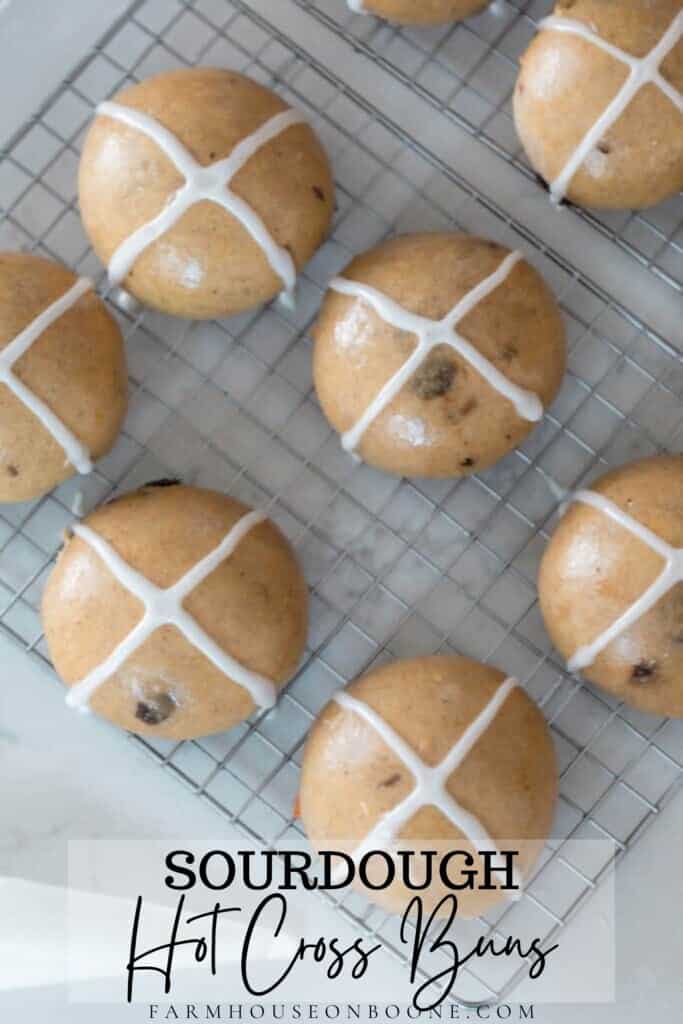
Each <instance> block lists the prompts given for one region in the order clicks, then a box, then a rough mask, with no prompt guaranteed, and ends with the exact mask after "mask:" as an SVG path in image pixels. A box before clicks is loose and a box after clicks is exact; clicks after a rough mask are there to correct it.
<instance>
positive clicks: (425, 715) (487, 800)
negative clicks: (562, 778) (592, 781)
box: [299, 656, 557, 917]
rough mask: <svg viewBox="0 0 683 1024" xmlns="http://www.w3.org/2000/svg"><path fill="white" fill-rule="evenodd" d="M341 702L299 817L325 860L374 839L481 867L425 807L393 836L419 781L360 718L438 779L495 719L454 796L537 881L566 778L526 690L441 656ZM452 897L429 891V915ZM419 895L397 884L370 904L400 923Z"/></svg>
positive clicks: (397, 669) (413, 663) (495, 895)
mask: <svg viewBox="0 0 683 1024" xmlns="http://www.w3.org/2000/svg"><path fill="white" fill-rule="evenodd" d="M348 697H351V698H352V704H351V706H349V704H348V700H347V698H348ZM341 699H342V700H347V703H343V704H341V705H340V704H339V703H337V701H336V700H335V699H333V700H332V701H331V702H330V703H329V704H328V705H327V707H326V708H325V709H324V710H323V712H322V714H321V715H320V717H319V718H318V719H317V721H316V722H315V724H314V726H313V728H312V730H311V732H310V734H309V737H308V741H307V743H306V748H305V752H304V758H303V765H302V774H301V789H300V794H299V808H300V815H301V818H302V820H303V823H304V826H305V828H306V832H307V834H308V836H309V838H310V840H311V842H312V844H313V846H314V847H315V848H316V850H318V851H324V850H326V849H327V850H340V849H341V850H343V851H348V852H354V853H355V854H356V858H358V853H359V850H360V848H361V844H362V843H365V842H366V841H368V840H370V843H371V846H372V849H382V848H384V849H387V848H388V847H392V848H393V849H397V850H411V849H412V850H418V851H419V850H428V849H430V848H436V849H437V850H438V851H439V852H441V853H446V852H448V851H450V850H453V849H456V850H464V851H468V852H470V853H472V854H473V856H474V857H475V862H479V857H478V854H477V853H476V852H475V851H476V849H477V848H483V847H482V844H481V843H478V845H475V846H472V844H470V843H469V842H468V840H467V838H466V837H465V835H464V833H463V831H461V829H460V828H458V827H457V826H456V825H455V824H454V823H453V821H452V820H451V818H449V817H446V815H445V814H444V813H443V811H442V810H440V809H437V808H436V807H435V806H434V805H433V804H430V803H428V802H425V803H423V802H421V801H420V802H419V803H418V806H417V807H416V808H415V810H414V813H412V814H410V816H409V817H408V818H407V819H406V820H405V823H404V824H402V825H401V824H400V821H399V822H398V824H399V826H400V827H398V828H396V827H395V825H396V818H394V820H393V823H392V827H391V829H390V831H391V835H390V836H389V837H388V838H387V837H386V828H387V815H389V814H391V813H395V809H396V808H397V807H398V806H399V805H400V804H401V803H402V802H403V801H404V800H405V799H406V798H407V797H408V796H409V795H410V794H411V792H413V791H414V789H415V778H414V776H413V773H412V771H411V770H410V769H409V768H408V766H407V765H406V763H405V762H404V761H403V760H402V758H401V757H399V756H398V752H397V751H396V749H395V747H393V748H392V746H391V745H389V743H388V742H387V740H386V737H385V736H383V735H380V731H379V729H378V727H377V721H376V720H375V721H369V720H368V719H367V718H366V717H365V716H364V713H363V709H370V713H371V714H373V713H374V715H376V716H379V719H380V721H381V723H385V724H386V725H388V726H389V728H390V729H391V730H393V732H394V733H395V734H398V736H399V737H400V740H401V741H403V743H405V744H407V745H408V747H409V748H410V750H411V751H413V752H414V753H415V754H417V756H418V757H419V759H420V760H421V761H422V762H423V763H424V764H425V765H427V766H429V767H432V768H433V767H436V766H437V765H439V764H441V762H443V761H444V760H445V758H446V757H447V756H448V755H451V756H452V753H453V749H454V747H455V745H456V744H457V743H458V741H460V740H461V739H462V737H463V735H464V733H465V731H466V730H467V729H470V728H471V727H472V725H473V723H474V722H475V720H478V722H479V723H481V722H482V721H484V722H485V719H482V718H480V717H479V716H482V715H484V716H486V715H488V716H489V718H488V724H484V725H483V726H481V727H480V729H479V731H478V734H477V735H476V738H475V739H474V740H473V741H472V743H471V745H470V746H469V749H468V751H465V754H464V757H462V759H460V760H459V763H456V766H455V768H454V770H453V771H452V772H451V773H450V774H448V773H447V781H446V783H445V786H446V790H447V793H448V794H449V796H450V798H452V800H454V801H455V802H456V803H457V805H459V808H460V809H461V810H462V811H464V812H465V813H466V814H469V815H470V816H474V818H475V819H476V821H477V822H478V824H479V826H480V827H481V828H483V829H484V830H485V832H486V833H488V836H489V838H490V839H491V840H493V842H494V844H496V847H497V849H498V850H500V851H501V852H504V851H506V850H508V849H514V850H519V857H518V858H517V859H516V866H517V871H518V875H519V877H520V878H521V879H522V880H524V879H525V878H527V877H528V874H529V871H530V869H531V867H532V866H533V864H534V863H535V861H536V858H537V856H538V853H539V851H540V849H541V846H542V844H543V842H544V841H545V839H546V838H547V836H548V834H549V831H550V828H551V824H552V819H553V811H554V805H555V799H556V794H557V768H556V762H555V754H554V749H553V744H552V740H551V738H550V733H549V730H548V728H547V726H546V723H545V720H544V718H543V716H542V714H541V712H540V711H539V710H538V708H537V707H536V705H535V704H534V703H533V701H531V700H530V699H529V697H528V696H527V695H526V693H525V692H524V690H523V689H521V687H519V686H518V685H516V684H514V683H512V682H511V681H510V682H509V683H506V681H505V677H504V675H503V673H502V672H499V671H497V670H496V669H494V668H490V667H489V666H486V665H481V664H479V663H478V662H476V661H471V660H470V659H469V658H461V657H448V656H435V657H423V658H415V659H412V660H410V661H397V662H394V663H391V664H388V665H385V666H383V667H382V668H379V669H376V670H375V671H373V672H370V673H369V674H368V675H366V676H364V677H362V678H361V679H359V680H357V681H356V682H354V683H352V684H351V685H350V686H349V687H347V689H346V690H345V691H343V693H342V696H341ZM355 702H358V703H355ZM354 704H355V706H353V705H354ZM380 728H384V726H383V725H380ZM459 757H460V755H459ZM378 825H384V829H385V838H384V839H383V840H382V839H381V838H379V835H377V838H375V837H374V836H373V835H372V834H373V832H374V830H375V829H376V828H377V827H378ZM394 840H395V843H394ZM433 844H436V847H434V845H433ZM477 867H478V868H480V867H481V864H480V863H477ZM449 875H450V877H452V878H456V879H457V877H458V871H457V870H456V869H455V868H453V869H452V870H449ZM500 877H501V876H500V875H495V876H494V878H496V879H500ZM444 891H445V890H444V889H443V888H442V887H441V885H440V884H438V883H437V884H433V885H431V886H430V888H429V890H428V891H426V892H423V893H422V894H421V895H422V896H423V899H424V901H425V905H426V906H429V907H433V906H435V905H436V903H437V902H438V901H439V899H440V898H441V897H442V896H443V895H444ZM412 895H414V893H409V892H408V890H407V889H406V888H405V887H404V885H403V883H402V882H401V881H399V880H397V881H396V882H395V883H394V884H393V885H392V886H391V887H390V888H388V889H385V890H383V891H380V892H375V893H373V894H372V895H371V897H370V898H371V899H372V900H373V901H374V902H376V903H379V904H380V905H381V906H383V907H385V908H386V909H388V910H390V911H392V912H399V913H400V912H402V911H404V910H405V908H406V906H407V904H408V902H409V899H410V898H411V896H412ZM503 895H504V893H501V891H500V889H499V888H496V889H494V890H492V891H480V890H478V889H474V890H463V891H462V892H460V893H459V894H458V903H459V912H460V914H461V915H462V916H465V917H470V916H474V915H475V914H479V913H481V912H482V911H483V910H484V909H486V907H488V906H490V905H492V904H493V903H496V902H499V901H500V899H501V898H502V897H503Z"/></svg>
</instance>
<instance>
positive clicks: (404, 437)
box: [314, 232, 565, 477]
mask: <svg viewBox="0 0 683 1024" xmlns="http://www.w3.org/2000/svg"><path fill="white" fill-rule="evenodd" d="M314 334H315V352H314V378H315V385H316V391H317V393H318V397H319V399H320V402H321V405H322V407H323V410H324V412H325V414H326V415H327V418H328V419H329V421H330V422H331V424H332V426H333V427H335V429H336V430H337V431H338V432H339V433H340V434H341V435H342V443H343V445H344V447H345V448H346V449H347V450H348V451H352V452H357V453H358V454H359V455H360V456H361V457H362V458H363V459H364V460H365V461H366V462H368V463H369V464H370V465H373V466H375V467H376V468H378V469H382V470H384V471H385V472H389V473H395V474H397V475H405V476H428V477H449V476H460V475H464V474H468V473H473V472H479V471H481V470H483V469H486V468H487V467H489V466H491V465H493V463H495V462H496V461H498V459H500V458H502V456H504V455H505V454H507V452H509V451H510V450H511V449H512V448H514V447H515V445H516V444H518V443H520V442H521V441H522V440H523V438H524V437H526V436H527V434H528V433H529V432H530V430H532V429H533V426H534V425H535V424H536V423H537V422H538V421H539V420H540V419H541V418H542V416H543V411H544V409H545V408H546V407H547V406H548V405H550V403H551V402H552V401H553V399H554V398H555V396H556V394H557V392H558V390H559V387H560V384H561V382H562V377H563V374H564V368H565V343H564V326H563V323H562V317H561V315H560V311H559V309H558V306H557V303H556V302H555V299H554V297H553V295H552V294H551V292H550V290H549V289H548V288H547V286H546V284H545V283H544V281H543V279H542V278H541V276H540V275H539V274H538V273H537V272H536V270H534V269H533V268H532V267H531V266H530V264H529V263H527V262H526V260H525V259H524V258H523V257H522V254H521V253H519V252H516V253H512V252H510V250H509V249H506V248H505V247H504V246H501V245H498V244H497V243H495V242H491V241H488V240H486V239H482V238H474V237H470V236H468V235H464V234H460V233H456V232H442V233H438V232H435V233H432V234H415V235H402V236H400V237H398V238H392V239H389V240H388V241H386V242H383V243H381V244H380V245H379V246H377V247H376V248H374V249H372V250H370V251H369V252H367V253H363V254H362V255H360V256H357V257H356V258H355V259H354V260H353V261H352V262H351V263H350V264H349V266H348V267H346V268H345V270H344V271H343V272H342V274H341V276H340V277H338V278H335V279H334V280H333V281H332V282H331V284H330V289H329V291H328V293H327V295H326V297H325V301H324V302H323V305H322V308H321V312H320V317H319V319H318V322H317V324H316V327H315V331H314Z"/></svg>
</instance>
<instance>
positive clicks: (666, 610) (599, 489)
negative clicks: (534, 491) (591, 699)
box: [538, 455, 683, 718]
mask: <svg viewBox="0 0 683 1024" xmlns="http://www.w3.org/2000/svg"><path fill="white" fill-rule="evenodd" d="M682 548H683V456H680V455H667V456H657V457H653V458H648V459H642V460H640V461H638V462H633V463H630V464H629V465H626V466H623V467H622V468H621V469H617V470H614V471H612V472H610V473H607V474H606V475H605V476H603V477H600V479H598V480H596V481H595V482H594V483H592V484H591V485H590V486H589V487H588V488H586V489H585V490H583V491H580V492H579V493H578V494H577V495H575V496H574V499H573V500H572V501H571V503H570V504H569V507H568V510H567V512H566V514H565V515H564V517H563V518H562V520H561V522H560V524H559V525H558V527H557V529H556V531H555V533H554V535H553V537H552V540H551V542H550V544H549V545H548V548H547V550H546V552H545V555H544V557H543V561H542V563H541V570H540V575H539V584H538V585H539V598H540V603H541V611H542V613H543V617H544V619H545V624H546V627H547V629H548V632H549V634H550V636H551V638H552V640H553V643H554V644H555V646H556V647H557V649H558V650H559V651H560V653H561V654H562V655H563V657H564V658H566V660H567V661H568V662H569V667H570V669H572V670H573V671H582V673H583V674H584V675H585V676H586V678H587V679H589V680H591V682H594V683H597V684H599V685H600V686H602V687H604V688H605V689H606V690H610V691H611V692H612V693H614V694H616V695H617V696H618V697H620V698H621V699H623V700H625V701H627V702H628V703H629V704H632V705H634V706H635V707H637V708H639V709H640V710H641V711H648V712H651V713H653V714H660V715H672V716H675V717H678V718H680V717H683V555H682V554H681V549H682Z"/></svg>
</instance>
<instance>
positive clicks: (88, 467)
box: [0, 277, 93, 473]
mask: <svg viewBox="0 0 683 1024" xmlns="http://www.w3.org/2000/svg"><path fill="white" fill-rule="evenodd" d="M92 287H93V285H92V281H89V280H88V279H87V278H84V277H83V278H80V279H79V280H78V281H77V282H76V284H75V285H74V286H73V288H70V289H69V291H68V292H67V293H66V295H63V296H62V298H61V299H57V301H56V302H53V303H52V305H51V306H48V308H47V309H46V310H44V311H43V312H42V313H41V314H40V316H38V317H36V319H35V320H34V321H33V322H32V323H30V324H29V325H28V327H26V328H25V329H24V330H23V331H22V332H21V334H19V335H17V337H16V338H14V340H13V341H11V342H10V343H9V345H7V346H6V348H4V349H3V350H2V352H0V383H2V384H6V385H7V387H8V388H9V389H10V391H12V392H13V393H14V394H15V395H16V396H17V398H18V399H19V401H20V402H23V404H24V405H25V406H26V408H27V409H28V410H29V411H30V412H32V413H33V415H34V416H35V417H36V419H38V420H40V422H41V423H42V425H43V426H44V427H45V429H46V430H47V431H48V433H50V434H51V435H52V437H53V438H54V439H55V441H56V442H57V444H58V445H59V446H60V448H62V450H63V451H64V454H65V455H66V458H67V462H70V463H71V465H72V466H73V467H74V468H75V469H77V470H78V472H79V473H90V472H92V468H93V465H92V460H91V458H90V452H89V451H88V449H87V448H86V447H85V445H83V444H81V442H80V441H79V440H78V438H77V437H76V435H75V434H73V433H72V431H71V430H69V428H68V427H67V426H66V424H65V423H62V421H61V420H60V418H59V417H58V416H56V415H55V413H54V412H53V411H52V409H50V408H49V406H47V405H46V404H45V402H43V401H42V400H41V399H40V398H38V396H37V395H35V394H34V393H33V392H32V391H31V389H30V388H28V387H27V386H26V384H24V382H23V381H22V380H20V379H19V378H18V377H17V375H16V373H15V372H14V364H15V363H16V362H17V361H18V360H19V359H21V357H22V356H23V355H25V354H26V353H27V352H28V350H29V349H30V348H31V346H32V345H33V344H35V342H36V341H37V340H38V339H39V338H40V337H41V336H42V335H43V334H44V333H45V331H46V330H47V329H48V328H49V327H51V326H52V325H53V324H54V323H55V322H56V321H57V320H59V318H60V317H62V316H64V314H65V313H67V312H68V311H69V310H70V309H72V308H73V306H75V305H76V303H77V302H78V301H79V299H80V298H82V296H83V295H85V293H86V292H88V291H90V290H91V288H92Z"/></svg>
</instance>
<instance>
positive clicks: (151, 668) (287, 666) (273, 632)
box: [43, 485, 308, 739]
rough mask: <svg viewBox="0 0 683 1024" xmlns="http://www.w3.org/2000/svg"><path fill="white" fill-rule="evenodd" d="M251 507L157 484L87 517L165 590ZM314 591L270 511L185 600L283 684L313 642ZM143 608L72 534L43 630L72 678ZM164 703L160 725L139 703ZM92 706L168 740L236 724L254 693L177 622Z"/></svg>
mask: <svg viewBox="0 0 683 1024" xmlns="http://www.w3.org/2000/svg"><path fill="white" fill-rule="evenodd" d="M247 511H248V509H247V508H246V507H245V506H244V505H242V504H241V503H240V502H238V501H234V500H233V499H232V498H228V497H226V496H225V495H222V494H218V493H216V492H213V491H206V490H201V489H199V488H194V487H184V486H181V485H178V486H167V487H154V486H150V487H145V488H143V489H142V490H140V491H136V492H135V493H133V494H129V495H127V496H125V497H123V498H119V499H117V500H116V501H113V502H110V503H109V504H107V505H103V506H101V507H100V508H98V509H97V510H96V511H95V512H93V513H92V514H91V515H90V516H88V518H87V519H86V520H85V521H84V522H85V524H86V525H87V526H90V527H91V528H92V529H93V530H95V531H96V532H97V533H99V534H100V535H101V536H102V537H104V538H105V540H107V541H108V542H109V543H110V544H111V545H112V546H113V547H114V548H115V550H116V551H117V552H118V553H119V554H120V555H121V556H122V557H123V558H124V560H125V561H126V562H127V563H128V564H130V565H132V566H133V567H134V568H136V569H137V570H138V571H139V572H141V573H142V574H143V575H144V576H146V577H147V578H148V579H149V580H151V582H152V583H154V584H156V585H157V586H159V587H162V588H166V587H169V586H171V585H172V584H173V583H175V582H177V580H179V579H180V578H181V577H182V576H183V575H184V574H185V573H186V572H187V571H188V570H189V569H190V568H192V566H193V565H195V564H196V563H197V562H198V561H199V560H200V559H201V558H203V557H204V556H205V555H207V554H208V553H209V552H210V551H212V550H213V549H214V548H215V547H217V546H218V544H219V543H220V542H221V541H222V540H223V539H224V537H225V536H226V535H227V534H228V532H229V531H230V529H231V528H232V527H233V526H234V525H235V523H237V522H238V521H239V519H241V518H242V516H243V515H244V514H245V513H246V512H247ZM307 598H308V595H307V589H306V584H305V581H304V579H303V577H302V575H301V571H300V569H299V566H298V563H297V561H296V558H295V555H294V553H293V551H292V549H291V548H290V546H289V544H288V543H287V541H286V540H285V538H284V537H283V535H282V534H281V533H280V531H279V530H278V529H277V527H276V526H275V525H274V524H273V523H272V522H271V521H270V520H268V521H267V522H264V523H262V524H260V525H258V526H256V527H255V528H253V529H252V530H251V531H250V532H249V533H248V534H247V535H246V536H245V537H244V538H243V539H242V541H241V542H240V544H239V545H238V547H237V549H236V550H235V552H234V553H233V554H232V555H231V556H230V557H229V558H228V559H226V560H225V561H224V562H223V563H222V564H221V566H220V567H219V568H218V569H216V570H215V572H213V573H212V574H211V575H210V576H209V577H208V579H206V580H205V581H204V582H203V583H202V584H200V586H199V587H198V588H197V589H196V590H195V591H193V592H192V593H191V594H190V596H189V597H188V598H187V600H186V601H185V605H184V607H185V608H186V610H187V611H188V612H190V614H191V615H193V616H194V618H195V619H196V620H197V621H198V622H199V624H200V625H201V626H202V627H203V628H204V629H205V630H206V632H207V633H208V634H209V635H210V636H211V637H212V638H213V639H214V640H215V641H216V642H217V643H218V644H220V646H221V647H222V648H223V649H224V650H225V651H227V652H228V653H229V654H231V655H232V656H233V657H234V658H235V659H236V660H237V661H238V662H239V663H240V664H241V665H243V666H244V667H246V668H248V669H250V670H251V671H254V672H257V673H259V674H260V675H262V676H265V677H266V678H268V679H270V680H272V681H273V682H275V683H276V684H278V685H283V684H284V683H285V682H287V681H288V679H289V678H290V677H291V675H292V673H293V672H294V670H295V669H296V667H297V665H298V663H299V660H300V658H301V655H302V652H303V649H304V646H305V642H306V633H307ZM141 611H142V608H141V605H140V603H139V601H137V600H136V599H135V598H133V597H132V596H131V595H130V593H128V592H127V591H126V590H125V589H124V588H123V587H122V585H121V584H120V583H118V582H117V581H116V580H115V579H114V577H113V576H112V574H111V572H110V571H109V570H108V569H107V568H106V567H105V566H104V565H103V563H102V562H101V560H100V559H99V557H98V556H97V555H95V554H94V552H93V550H92V548H91V547H90V546H89V545H88V544H87V542H85V541H84V540H83V539H81V538H79V537H72V538H71V539H70V540H69V541H67V543H66V545H65V547H64V549H63V551H62V553H61V554H60V557H59V559H58V562H57V565H56V567H55V569H54V571H53V573H52V575H51V576H50V578H49V580H48V583H47V586H46V589H45V594H44V598H43V624H44V628H45V635H46V638H47V641H48V645H49V648H50V654H51V656H52V659H53V661H54V664H55V668H56V669H57V672H58V673H59V675H60V676H61V678H62V679H63V680H64V682H65V683H66V684H67V685H73V684H74V683H76V682H78V681H80V680H81V679H83V678H84V677H85V676H86V675H87V674H88V673H89V672H90V671H92V670H93V668H95V667H96V666H97V665H99V664H100V663H101V662H102V661H104V660H105V658H106V657H107V656H108V655H109V654H110V653H111V652H112V650H113V649H114V648H115V647H116V645H117V644H118V643H120V641H121V640H122V639H123V638H124V637H125V636H126V635H127V634H128V633H129V632H130V630H131V629H132V628H133V627H134V626H135V625H136V624H137V622H139V620H140V617H141ZM169 701H170V702H171V703H170V704H169V703H168V702H169ZM160 702H161V704H162V705H164V706H163V707H162V711H168V712H169V714H168V717H164V720H163V721H160V722H158V723H156V724H153V723H151V722H149V721H147V720H146V719H149V717H150V715H145V713H144V710H143V711H141V709H140V704H141V703H142V704H145V705H146V706H147V707H149V708H151V709H152V712H154V710H155V709H156V708H157V707H158V706H159V704H160ZM91 706H92V708H93V710H94V711H96V712H97V713H98V714H101V715H103V716H104V717H105V718H108V719H109V720H110V721H112V722H114V723H115V724H117V725H120V726H122V727H123V728H126V729H130V730H132V731H134V732H138V733H141V734H143V735H152V736H157V737H164V738H167V739H189V738H192V737H196V736H202V735H206V734H209V733H212V732H219V731H221V730H223V729H229V728H231V727H232V726H233V725H235V724H237V723H238V722H240V721H242V720H243V719H244V718H246V717H247V716H248V715H250V714H251V713H252V712H253V711H254V703H253V701H252V698H251V696H250V695H249V694H248V693H247V691H246V690H244V689H242V687H240V686H238V685H237V684H236V683H234V682H232V681H230V680H228V679H226V677H225V676H224V675H223V673H222V672H220V671H219V670H218V669H217V668H216V667H214V666H213V665H212V664H211V663H210V662H209V661H208V660H207V659H206V658H205V657H204V656H203V655H202V654H201V653H200V652H198V651H197V650H196V649H195V648H193V647H192V646H191V645H190V644H189V642H188V641H187V640H185V638H184V637H182V636H181V634H180V633H179V632H178V631H177V630H176V629H175V628H174V627H170V626H165V627H163V628H162V629H159V630H157V632H156V633H154V634H153V635H152V636H151V637H150V638H149V639H148V640H147V641H146V642H145V644H144V645H143V646H142V647H141V648H140V650H139V651H138V652H137V653H135V654H134V655H132V656H131V657H130V658H129V659H128V661H127V662H126V663H125V665H124V666H123V667H122V668H121V669H120V670H119V672H118V673H116V675H115V676H113V677H112V678H111V679H109V680H108V681H107V682H106V683H104V684H103V685H102V686H101V687H100V689H99V690H98V691H97V692H96V694H95V696H94V697H93V699H92V701H91ZM141 715H142V717H140V716H141ZM152 717H153V715H152Z"/></svg>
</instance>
